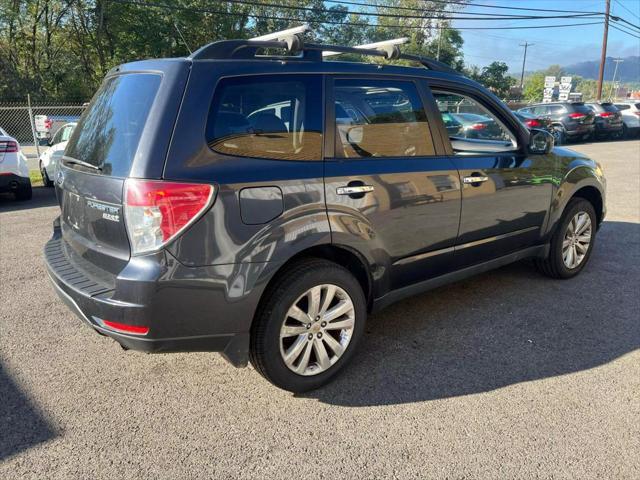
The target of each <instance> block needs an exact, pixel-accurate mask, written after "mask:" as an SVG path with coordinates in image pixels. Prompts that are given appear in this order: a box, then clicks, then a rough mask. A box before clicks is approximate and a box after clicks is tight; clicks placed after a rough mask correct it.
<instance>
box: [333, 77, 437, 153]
mask: <svg viewBox="0 0 640 480" xmlns="http://www.w3.org/2000/svg"><path fill="white" fill-rule="evenodd" d="M334 98H335V112H336V113H335V116H336V118H335V120H336V131H335V138H336V140H335V141H336V144H335V148H336V157H338V158H367V157H420V156H428V155H434V154H435V150H434V147H433V141H432V139H431V131H430V130H429V124H428V123H427V116H426V114H425V111H424V107H423V105H422V102H421V100H420V96H419V94H418V90H417V88H416V86H415V84H414V83H413V82H410V81H393V80H365V79H359V80H351V79H349V80H347V79H344V80H341V79H336V80H335V86H334Z"/></svg>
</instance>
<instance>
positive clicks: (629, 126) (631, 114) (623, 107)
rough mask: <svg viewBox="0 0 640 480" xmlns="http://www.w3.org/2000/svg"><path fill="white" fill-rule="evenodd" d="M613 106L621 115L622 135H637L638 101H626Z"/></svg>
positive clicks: (638, 127) (638, 124)
mask: <svg viewBox="0 0 640 480" xmlns="http://www.w3.org/2000/svg"><path fill="white" fill-rule="evenodd" d="M615 106H616V107H618V110H620V113H621V114H622V121H623V123H624V127H623V128H624V135H625V136H627V135H633V134H638V133H639V132H640V100H627V101H625V102H621V103H616V104H615Z"/></svg>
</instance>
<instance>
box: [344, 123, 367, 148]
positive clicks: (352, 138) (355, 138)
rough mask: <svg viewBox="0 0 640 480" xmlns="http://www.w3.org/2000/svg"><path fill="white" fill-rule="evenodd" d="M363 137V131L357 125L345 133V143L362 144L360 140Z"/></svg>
mask: <svg viewBox="0 0 640 480" xmlns="http://www.w3.org/2000/svg"><path fill="white" fill-rule="evenodd" d="M363 137H364V129H363V128H362V127H361V126H359V125H357V126H355V127H351V128H349V130H348V131H347V142H349V143H352V144H353V143H355V144H358V143H362V138H363Z"/></svg>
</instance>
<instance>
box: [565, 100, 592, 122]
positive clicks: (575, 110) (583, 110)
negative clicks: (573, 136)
mask: <svg viewBox="0 0 640 480" xmlns="http://www.w3.org/2000/svg"><path fill="white" fill-rule="evenodd" d="M570 112H571V113H569V117H570V118H571V119H572V120H574V121H576V122H577V123H579V124H581V125H591V124H593V123H594V122H595V114H594V113H593V111H592V110H591V109H590V108H589V107H587V106H586V105H585V104H584V103H581V102H580V103H578V102H576V103H572V104H571V108H570Z"/></svg>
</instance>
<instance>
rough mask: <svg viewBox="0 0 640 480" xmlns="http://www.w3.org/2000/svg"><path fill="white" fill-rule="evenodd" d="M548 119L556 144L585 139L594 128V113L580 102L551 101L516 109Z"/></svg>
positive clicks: (593, 131) (589, 136)
mask: <svg viewBox="0 0 640 480" xmlns="http://www.w3.org/2000/svg"><path fill="white" fill-rule="evenodd" d="M518 112H521V113H529V114H533V115H536V116H538V117H542V118H543V119H545V120H548V121H550V123H551V127H552V132H551V133H552V134H553V137H554V140H555V143H556V144H557V145H562V144H563V143H565V142H566V141H567V140H587V139H590V138H592V137H593V135H594V133H595V129H596V125H595V114H594V112H593V110H591V109H590V108H589V107H588V106H586V105H585V104H584V103H582V102H552V103H539V104H534V105H529V106H528V107H524V108H521V109H519V110H518Z"/></svg>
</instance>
